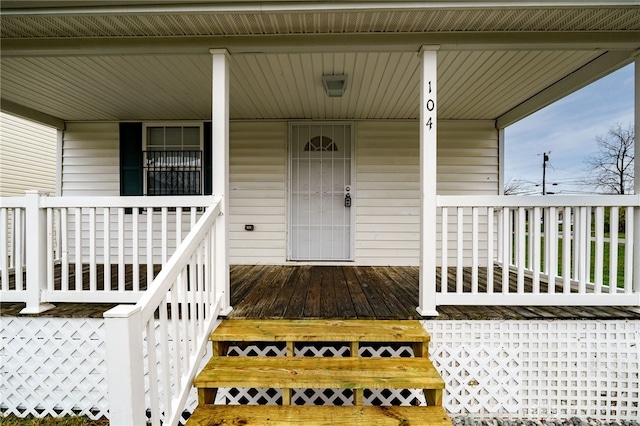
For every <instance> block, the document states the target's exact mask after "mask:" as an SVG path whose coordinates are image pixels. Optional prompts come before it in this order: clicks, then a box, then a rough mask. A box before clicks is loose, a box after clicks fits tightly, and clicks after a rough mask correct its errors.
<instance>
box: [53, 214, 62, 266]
mask: <svg viewBox="0 0 640 426" xmlns="http://www.w3.org/2000/svg"><path fill="white" fill-rule="evenodd" d="M61 210H62V209H58V208H57V209H55V210H54V217H53V220H54V228H53V229H54V232H55V245H56V257H55V258H54V259H55V260H61V259H62V235H61V234H62V215H61Z"/></svg>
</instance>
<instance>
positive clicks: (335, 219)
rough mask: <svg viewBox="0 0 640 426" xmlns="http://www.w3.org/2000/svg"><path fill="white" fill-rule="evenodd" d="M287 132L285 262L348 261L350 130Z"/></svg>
mask: <svg viewBox="0 0 640 426" xmlns="http://www.w3.org/2000/svg"><path fill="white" fill-rule="evenodd" d="M290 130H291V131H290V149H289V153H290V156H289V158H290V162H289V164H290V166H289V171H290V174H289V176H290V186H289V259H291V260H352V258H353V254H352V230H351V221H352V208H351V204H352V201H353V199H352V197H353V195H354V194H355V192H354V191H353V188H352V186H351V184H352V173H353V167H352V164H351V157H352V155H351V152H352V145H353V135H352V125H351V123H332V124H326V123H323V124H317V123H294V124H291V129H290Z"/></svg>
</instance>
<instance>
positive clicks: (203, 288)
mask: <svg viewBox="0 0 640 426" xmlns="http://www.w3.org/2000/svg"><path fill="white" fill-rule="evenodd" d="M219 214H220V198H216V200H215V201H214V204H213V205H212V206H211V207H209V208H208V209H207V210H206V212H205V214H204V215H203V216H202V218H201V219H200V220H199V221H198V223H197V224H196V226H195V227H194V228H193V230H192V231H191V233H190V234H189V235H188V236H187V237H186V238H185V240H184V241H183V242H182V243H181V244H180V246H179V247H178V249H177V250H176V252H175V254H174V255H173V256H172V257H171V258H170V259H169V261H168V262H167V264H166V265H165V266H164V268H163V269H162V271H161V272H160V273H159V274H158V276H157V277H156V278H155V279H154V280H153V282H152V283H151V285H150V288H149V289H148V290H147V291H146V292H145V293H144V295H143V296H142V298H141V299H140V300H139V301H138V303H137V304H136V305H134V306H132V305H119V306H117V307H115V308H113V309H111V310H109V311H107V312H105V314H104V317H105V325H106V341H107V371H108V382H109V413H110V414H109V421H110V424H112V425H116V426H117V425H134V424H135V425H137V424H147V417H146V416H145V407H150V421H151V424H153V425H160V424H168V425H175V424H177V423H178V421H179V420H180V418H181V415H182V412H183V409H184V406H185V402H186V400H187V396H188V393H189V391H190V390H191V389H192V381H193V378H194V377H195V374H196V372H197V369H198V368H199V367H200V363H201V361H202V358H203V356H204V354H205V350H206V344H207V342H208V338H209V335H210V334H211V332H212V330H213V329H214V327H215V326H216V325H217V320H218V314H219V313H220V311H221V310H225V309H227V308H228V307H226V306H223V305H224V303H225V302H224V300H225V297H224V294H225V291H226V283H224V282H218V280H217V279H216V273H215V269H216V268H219V267H224V265H221V264H220V263H221V262H220V261H219V260H220V259H224V256H223V255H221V253H217V252H216V244H215V240H216V232H217V231H218V229H217V226H216V219H217V218H218V217H219ZM216 259H217V260H216ZM169 336H170V337H169ZM145 372H147V373H148V381H147V382H146V383H145V377H144V375H145ZM145 391H148V396H149V401H148V403H147V402H145Z"/></svg>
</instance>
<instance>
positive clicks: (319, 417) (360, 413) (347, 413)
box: [187, 404, 452, 426]
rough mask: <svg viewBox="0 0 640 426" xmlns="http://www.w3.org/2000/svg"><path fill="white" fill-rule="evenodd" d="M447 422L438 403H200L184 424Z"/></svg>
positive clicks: (422, 425) (404, 425)
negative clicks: (349, 404)
mask: <svg viewBox="0 0 640 426" xmlns="http://www.w3.org/2000/svg"><path fill="white" fill-rule="evenodd" d="M285 424H286V425H305V426H335V425H376V426H387V425H388V426H392V425H394V426H451V425H452V422H451V419H450V418H449V416H448V415H447V413H446V411H445V410H444V409H443V408H442V407H379V406H364V407H363V406H307V405H304V406H295V405H211V404H206V405H200V406H198V408H196V410H195V411H194V413H193V414H192V415H191V417H190V418H189V420H188V421H187V426H212V425H246V426H252V425H285Z"/></svg>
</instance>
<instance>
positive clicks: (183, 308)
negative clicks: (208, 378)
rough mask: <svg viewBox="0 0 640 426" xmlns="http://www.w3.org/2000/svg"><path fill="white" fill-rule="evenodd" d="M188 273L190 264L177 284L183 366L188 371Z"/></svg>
mask: <svg viewBox="0 0 640 426" xmlns="http://www.w3.org/2000/svg"><path fill="white" fill-rule="evenodd" d="M187 275H188V265H187V266H185V267H184V268H183V269H182V271H181V272H180V273H179V274H178V278H177V280H176V285H177V286H178V295H179V296H180V314H181V317H182V321H181V324H180V325H181V333H180V334H181V335H182V336H183V337H182V351H183V353H184V355H183V357H182V368H183V369H184V370H185V371H187V370H188V369H189V352H190V351H189V336H190V333H189V331H190V330H189V301H188V299H187V295H188V289H187V279H188V278H187Z"/></svg>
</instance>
